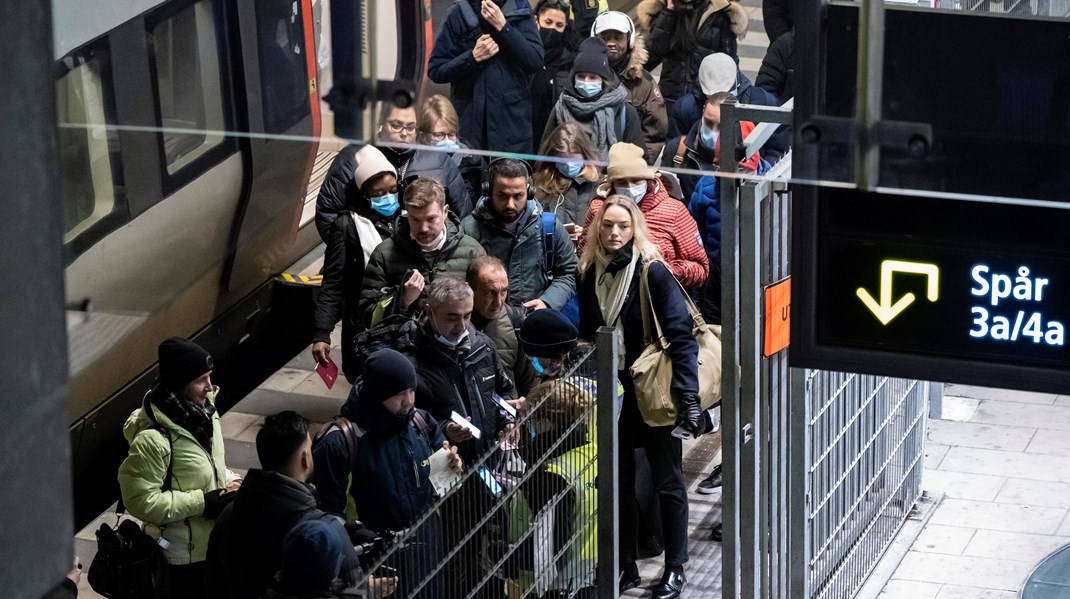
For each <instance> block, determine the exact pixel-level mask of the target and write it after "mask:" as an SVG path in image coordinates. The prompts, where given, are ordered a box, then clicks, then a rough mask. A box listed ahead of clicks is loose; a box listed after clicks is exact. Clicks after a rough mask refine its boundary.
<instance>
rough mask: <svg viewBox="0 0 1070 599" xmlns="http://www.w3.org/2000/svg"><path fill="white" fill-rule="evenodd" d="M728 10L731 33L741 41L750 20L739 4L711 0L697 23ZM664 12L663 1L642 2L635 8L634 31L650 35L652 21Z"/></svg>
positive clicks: (728, 0)
mask: <svg viewBox="0 0 1070 599" xmlns="http://www.w3.org/2000/svg"><path fill="white" fill-rule="evenodd" d="M725 8H728V10H729V13H728V20H729V21H730V22H731V23H732V33H734V34H736V37H737V38H738V39H743V38H744V37H745V36H746V35H747V28H748V27H749V25H750V18H749V17H748V16H747V10H746V9H745V8H743V5H741V4H740V3H739V2H734V1H731V0H712V1H711V2H710V5H709V7H708V8H707V9H706V10H705V11H703V13H702V16H701V17H700V18H699V23H702V22H703V21H705V20H706V19H707V18H709V17H710V15H713V14H714V13H716V12H717V11H720V10H724V9H725ZM663 10H665V0H643V1H642V2H640V3H639V5H638V6H636V7H635V26H636V30H637V31H639V32H641V33H650V30H651V29H652V28H653V26H654V19H655V18H657V16H658V15H659V14H661V11H663Z"/></svg>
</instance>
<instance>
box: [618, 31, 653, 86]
mask: <svg viewBox="0 0 1070 599" xmlns="http://www.w3.org/2000/svg"><path fill="white" fill-rule="evenodd" d="M625 58H626V59H627V64H626V65H625V67H624V69H622V70H620V71H618V72H617V76H618V77H620V78H621V79H623V80H625V81H635V80H638V79H642V78H643V72H644V71H643V65H645V64H646V61H647V59H648V58H650V52H649V51H647V49H646V37H645V36H644V35H643V34H642V33H638V32H637V33H636V34H635V47H634V48H632V49H631V50H630V51H629V53H628V54H627V55H626V56H625Z"/></svg>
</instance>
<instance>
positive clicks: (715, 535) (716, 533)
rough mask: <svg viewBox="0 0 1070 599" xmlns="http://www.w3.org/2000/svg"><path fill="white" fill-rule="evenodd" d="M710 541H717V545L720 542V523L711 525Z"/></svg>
mask: <svg viewBox="0 0 1070 599" xmlns="http://www.w3.org/2000/svg"><path fill="white" fill-rule="evenodd" d="M710 540H711V541H717V542H718V543H720V542H721V523H720V522H718V523H717V524H714V525H713V530H711V531H710Z"/></svg>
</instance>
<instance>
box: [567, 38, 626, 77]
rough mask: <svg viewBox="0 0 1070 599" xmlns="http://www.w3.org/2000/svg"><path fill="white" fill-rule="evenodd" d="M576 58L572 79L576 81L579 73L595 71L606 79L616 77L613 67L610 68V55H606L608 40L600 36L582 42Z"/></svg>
mask: <svg viewBox="0 0 1070 599" xmlns="http://www.w3.org/2000/svg"><path fill="white" fill-rule="evenodd" d="M577 52H578V53H577V54H576V60H575V62H573V63H572V73H571V74H570V75H571V77H572V81H571V82H570V83H573V84H574V83H575V82H576V75H577V74H579V73H594V74H595V75H598V76H599V77H601V78H602V79H604V80H610V81H612V80H613V79H615V78H616V75H615V74H614V73H613V69H611V68H609V57H608V56H607V55H606V42H605V41H604V40H602V38H600V37H597V36H595V37H589V38H587V39H585V40H583V41H582V42H580V48H579V50H577Z"/></svg>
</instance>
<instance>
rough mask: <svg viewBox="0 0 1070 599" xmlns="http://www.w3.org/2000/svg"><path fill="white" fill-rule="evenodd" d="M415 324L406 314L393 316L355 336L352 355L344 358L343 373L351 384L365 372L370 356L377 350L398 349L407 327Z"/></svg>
mask: <svg viewBox="0 0 1070 599" xmlns="http://www.w3.org/2000/svg"><path fill="white" fill-rule="evenodd" d="M412 322H415V319H413V318H411V317H409V316H405V315H404V314H391V315H390V316H387V317H386V318H384V319H382V320H381V321H380V322H379V323H378V324H376V325H375V326H373V327H372V328H370V329H368V330H366V331H361V332H359V333H357V334H356V335H354V336H353V347H352V349H351V350H350V351H351V353H350V355H347V356H342V372H343V374H345V377H346V380H347V381H349V383H350V384H353V383H355V382H356V381H357V378H358V377H359V376H360V374H361V373H362V372H364V363H365V362H367V361H368V356H370V355H372V353H373V352H375V350H378V349H383V348H386V347H388V348H390V349H397V347H398V340H399V339H401V337H402V335H403V334H404V331H405V327H406V325H409V323H412Z"/></svg>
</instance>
